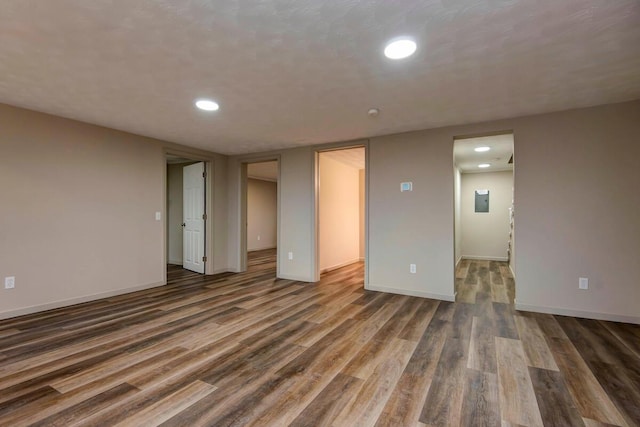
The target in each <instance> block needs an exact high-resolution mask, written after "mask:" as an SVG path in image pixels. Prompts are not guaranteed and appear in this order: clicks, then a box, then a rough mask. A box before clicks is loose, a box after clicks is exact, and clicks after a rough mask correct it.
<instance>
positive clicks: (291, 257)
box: [289, 252, 293, 261]
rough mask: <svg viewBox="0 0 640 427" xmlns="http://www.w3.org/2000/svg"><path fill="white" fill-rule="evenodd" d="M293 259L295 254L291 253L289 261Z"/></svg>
mask: <svg viewBox="0 0 640 427" xmlns="http://www.w3.org/2000/svg"><path fill="white" fill-rule="evenodd" d="M292 259H293V252H289V261H291V260H292Z"/></svg>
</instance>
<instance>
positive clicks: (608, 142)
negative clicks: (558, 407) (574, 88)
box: [229, 101, 640, 323]
mask: <svg viewBox="0 0 640 427" xmlns="http://www.w3.org/2000/svg"><path fill="white" fill-rule="evenodd" d="M506 131H513V132H514V136H515V147H514V151H515V152H516V153H517V155H518V159H517V162H518V165H517V168H516V173H515V176H514V180H515V183H514V186H515V195H514V199H515V206H516V234H517V242H516V246H515V250H516V251H517V258H516V259H515V264H514V265H515V267H516V268H515V271H516V272H517V274H518V280H517V282H516V288H517V289H516V294H517V295H518V296H517V301H516V306H517V307H518V308H520V309H528V310H534V311H550V312H555V313H565V314H574V315H581V316H584V317H592V318H609V319H619V320H626V321H632V322H637V323H640V316H638V313H640V286H638V281H637V277H640V265H639V264H638V263H637V262H636V261H637V259H639V258H640V239H638V238H637V237H636V236H638V235H640V222H638V221H637V218H636V216H637V215H636V213H637V212H638V211H640V193H638V192H637V191H636V190H637V188H636V187H637V183H638V182H640V168H637V167H636V165H635V164H634V162H635V159H637V158H640V144H633V143H631V141H635V140H636V139H637V136H638V135H639V134H640V101H633V102H627V103H620V104H611V105H604V106H598V107H591V108H584V109H576V110H569V111H564V112H557V113H549V114H543V115H534V116H527V117H520V118H514V119H507V120H498V121H493V122H483V123H477V124H472V125H464V126H450V127H445V128H438V129H431V130H424V131H417V132H408V133H404V134H397V135H390V136H382V137H375V138H371V139H370V140H369V144H368V155H369V165H368V166H369V168H368V170H367V173H368V180H369V200H368V205H369V209H368V212H369V223H368V228H369V285H368V287H369V288H370V289H379V290H386V291H390V292H395V293H403V294H414V295H422V296H434V297H437V298H441V299H448V300H453V299H454V293H453V284H454V279H453V265H452V264H453V259H454V256H455V253H454V230H453V228H454V222H453V221H452V218H454V212H453V210H454V192H453V191H452V189H453V188H454V182H453V181H454V174H452V173H451V171H452V170H453V156H452V155H451V153H452V151H453V140H454V138H456V137H463V136H469V135H481V134H488V133H492V132H506ZM318 148H319V147H315V148H311V147H303V148H296V149H293V150H283V151H279V152H274V153H279V154H280V155H281V156H282V163H281V167H282V173H281V187H282V188H281V194H282V199H283V203H282V205H281V209H282V212H281V215H282V218H281V220H282V223H283V224H287V227H283V228H285V229H286V230H283V232H282V233H281V239H282V240H281V248H282V253H283V254H285V255H286V253H287V252H288V251H293V252H294V254H295V258H294V259H293V260H287V257H286V256H283V257H280V258H281V259H280V260H279V262H280V263H281V268H282V271H283V275H286V276H289V277H290V278H295V279H300V280H306V281H313V280H314V278H315V275H314V273H313V272H314V268H315V264H314V263H315V253H314V244H315V243H314V234H313V230H314V225H313V224H314V201H313V191H314V179H313V177H314V173H315V172H314V166H313V165H314V160H313V159H314V154H313V153H314V150H315V149H318ZM233 168H235V166H233ZM236 173H237V169H236V172H233V173H232V174H231V175H229V176H230V180H231V179H233V176H234V174H236ZM238 176H239V173H238ZM404 181H412V182H413V185H414V187H413V192H410V193H400V182H404ZM230 184H231V186H230V187H229V188H230V191H233V188H234V186H237V182H231V181H230ZM234 197H236V198H235V199H234ZM230 201H231V203H230V205H233V204H234V203H236V202H237V196H233V197H232V198H231V199H230ZM231 209H232V210H231V211H230V214H229V220H230V221H236V220H235V219H234V216H233V209H236V208H235V207H233V206H232V208H231ZM237 226H238V225H237V224H236V223H235V222H233V223H232V227H231V228H232V232H233V233H235V231H233V228H235V227H237ZM234 240H235V238H234V237H232V236H230V239H229V241H230V242H231V244H232V245H234V244H235V243H232V242H233V241H234ZM235 241H237V240H235ZM410 263H415V264H416V265H417V270H416V274H411V273H409V264H410ZM578 277H588V278H589V279H590V282H589V285H590V289H589V290H588V291H584V290H579V289H578Z"/></svg>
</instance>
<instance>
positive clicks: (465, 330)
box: [0, 251, 640, 426]
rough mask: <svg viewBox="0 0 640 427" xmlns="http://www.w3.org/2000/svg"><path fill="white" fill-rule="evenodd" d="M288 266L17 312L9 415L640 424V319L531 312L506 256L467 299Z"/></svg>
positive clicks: (462, 294) (110, 420) (476, 271)
mask: <svg viewBox="0 0 640 427" xmlns="http://www.w3.org/2000/svg"><path fill="white" fill-rule="evenodd" d="M274 269H275V264H274V256H273V253H272V252H269V251H266V252H260V253H255V254H253V256H252V257H251V259H250V271H249V272H248V273H246V274H238V275H230V274H226V275H219V276H200V275H197V274H193V273H189V272H185V271H183V270H181V269H179V268H177V267H172V268H171V269H170V270H169V279H170V280H169V282H170V283H169V284H168V285H167V286H164V287H161V288H155V289H151V290H146V291H142V292H136V293H132V294H128V295H124V296H119V297H115V298H109V299H105V300H100V301H95V302H91V303H87V304H81V305H77V306H73V307H68V308H64V309H59V310H53V311H49V312H45V313H41V314H38V315H31V316H25V317H20V318H15V319H11V320H5V321H2V322H0V425H2V426H21V425H42V426H50V425H60V426H69V425H91V426H112V425H117V424H121V425H127V426H140V425H160V424H161V425H163V426H196V425H210V426H226V425H256V426H283V425H294V426H321V425H335V426H360V425H362V426H366V425H371V426H373V425H378V426H402V425H406V426H420V425H434V426H457V425H462V426H480V425H494V426H499V425H502V426H516V425H522V426H538V425H543V424H544V425H548V426H582V425H586V426H604V425H630V426H631V425H635V426H637V425H640V357H639V356H640V327H639V326H634V325H628V324H622V323H610V322H601V321H595V320H584V319H576V318H571V317H562V316H551V315H541V314H532V313H524V312H516V311H515V310H514V308H513V305H512V303H511V302H512V301H513V279H512V278H511V276H510V273H509V269H508V267H506V265H505V264H504V263H498V262H488V261H480V262H475V261H474V262H469V261H463V262H462V263H461V266H460V268H459V269H458V271H457V275H456V277H457V279H456V288H457V290H458V298H459V301H458V302H456V303H449V302H438V301H434V300H429V299H421V298H414V297H408V296H400V295H391V294H384V293H377V292H369V291H364V290H363V288H362V280H363V269H362V265H361V264H354V265H351V266H348V267H344V268H342V269H340V270H335V271H333V272H331V273H328V274H326V275H324V276H323V277H322V280H321V282H320V283H317V284H305V283H301V282H295V281H291V280H276V279H274V278H273V277H274Z"/></svg>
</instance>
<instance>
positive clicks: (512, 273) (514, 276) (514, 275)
mask: <svg viewBox="0 0 640 427" xmlns="http://www.w3.org/2000/svg"><path fill="white" fill-rule="evenodd" d="M509 271H510V272H511V275H512V276H513V280H515V279H516V273H515V272H514V271H513V268H511V264H509ZM516 283H517V282H516Z"/></svg>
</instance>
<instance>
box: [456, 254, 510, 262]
mask: <svg viewBox="0 0 640 427" xmlns="http://www.w3.org/2000/svg"><path fill="white" fill-rule="evenodd" d="M462 259H475V260H478V261H509V258H508V257H506V256H505V257H502V256H482V255H462Z"/></svg>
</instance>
